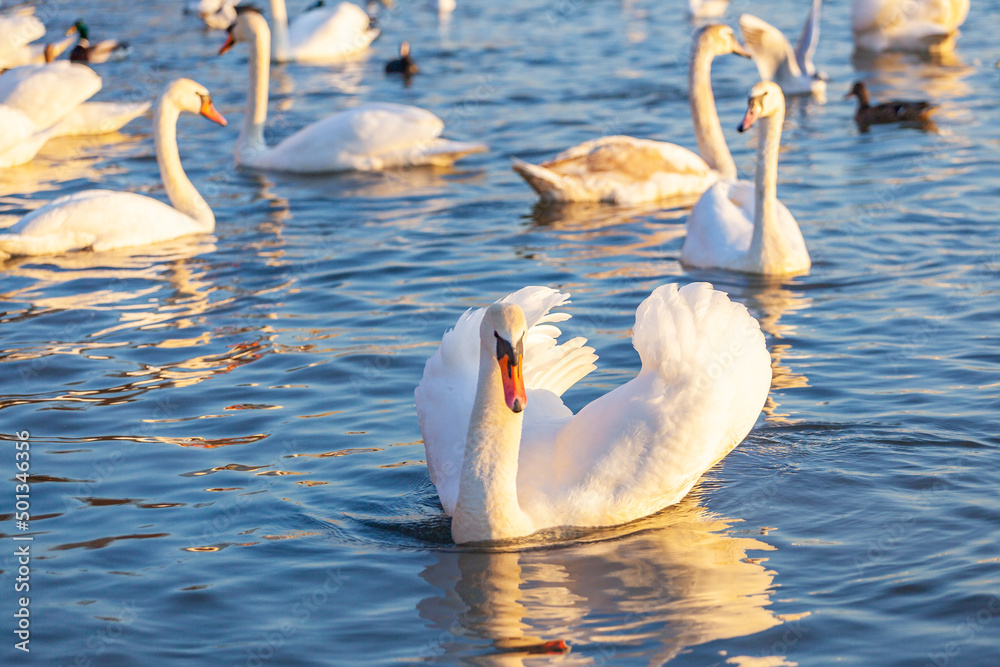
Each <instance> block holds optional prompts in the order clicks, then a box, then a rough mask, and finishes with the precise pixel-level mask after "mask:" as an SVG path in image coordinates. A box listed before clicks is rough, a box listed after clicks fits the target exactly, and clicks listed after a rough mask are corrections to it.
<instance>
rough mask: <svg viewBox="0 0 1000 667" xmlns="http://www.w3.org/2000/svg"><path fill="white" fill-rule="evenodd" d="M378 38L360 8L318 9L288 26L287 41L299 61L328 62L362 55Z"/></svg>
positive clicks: (299, 17)
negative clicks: (331, 59)
mask: <svg viewBox="0 0 1000 667" xmlns="http://www.w3.org/2000/svg"><path fill="white" fill-rule="evenodd" d="M378 34H379V30H378V28H376V27H372V26H371V18H370V17H369V16H368V14H367V13H365V11H364V10H363V9H361V8H360V7H358V6H357V5H355V4H353V3H350V2H341V3H340V4H338V5H337V6H336V7H333V8H330V7H317V8H316V9H312V10H309V11H306V12H303V13H302V14H299V15H298V16H296V17H295V19H294V20H293V21H292V22H291V23H290V24H289V26H288V41H289V42H291V43H292V44H293V45H294V49H295V56H296V58H298V59H300V60H327V59H330V58H337V57H340V56H345V55H349V54H351V53H355V52H357V51H361V50H362V49H364V48H366V47H367V46H368V45H369V44H371V43H372V40H374V39H375V38H376V37H377V36H378Z"/></svg>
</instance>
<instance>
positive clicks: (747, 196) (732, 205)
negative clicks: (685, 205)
mask: <svg viewBox="0 0 1000 667" xmlns="http://www.w3.org/2000/svg"><path fill="white" fill-rule="evenodd" d="M784 118H785V98H784V96H783V95H782V94H781V88H779V87H778V85H777V84H775V83H773V82H771V81H761V82H759V83H757V84H756V85H755V86H754V87H753V88H752V89H751V90H750V99H749V101H748V103H747V112H746V115H745V116H744V117H743V122H742V123H741V124H740V127H739V131H740V132H745V131H746V130H748V129H749V128H750V127H751V126H752V125H753V124H754V123H755V122H756V121H757V120H760V125H761V136H760V140H759V142H758V148H757V173H756V180H755V183H754V185H753V186H752V187H751V185H750V184H749V183H747V182H745V181H739V182H734V181H719V182H718V183H716V184H715V185H713V186H712V187H711V188H709V189H708V191H706V192H705V194H704V195H702V197H701V199H699V200H698V203H697V204H695V206H694V208H693V209H691V215H689V216H688V221H687V236H686V237H685V239H684V245H683V246H682V247H681V262H683V263H684V264H686V265H689V266H695V267H700V268H710V267H714V268H720V269H729V270H731V271H742V272H744V273H763V274H787V273H803V272H806V271H808V270H809V267H810V265H811V262H810V260H809V251H808V250H806V243H805V240H804V239H803V238H802V232H801V231H800V230H799V225H798V223H797V222H796V221H795V218H793V217H792V214H791V213H790V212H789V211H788V209H787V208H785V205H784V204H782V203H781V202H780V201H778V195H777V186H778V146H779V143H780V141H781V126H782V123H783V122H784Z"/></svg>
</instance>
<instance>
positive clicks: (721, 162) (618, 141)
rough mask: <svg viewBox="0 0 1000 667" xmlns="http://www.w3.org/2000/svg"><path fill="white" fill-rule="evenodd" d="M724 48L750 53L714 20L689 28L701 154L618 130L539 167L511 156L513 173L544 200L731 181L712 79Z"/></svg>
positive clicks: (655, 196)
mask: <svg viewBox="0 0 1000 667" xmlns="http://www.w3.org/2000/svg"><path fill="white" fill-rule="evenodd" d="M728 53H735V54H736V55H740V56H743V57H746V58H749V57H750V54H749V53H748V52H747V51H746V50H745V49H744V48H743V46H742V45H741V44H740V43H739V41H738V40H737V39H736V34H735V33H734V32H733V29H732V28H730V27H729V26H726V25H722V24H712V25H709V26H705V27H703V28H701V29H699V30H697V31H696V32H695V33H694V36H693V37H692V45H691V64H690V67H689V69H688V86H689V88H690V91H691V93H690V98H691V119H692V120H693V121H694V130H695V138H696V139H697V142H698V150H699V152H700V153H701V155H700V156H699V155H696V154H695V153H693V152H692V151H690V150H688V149H686V148H682V147H681V146H678V145H677V144H672V143H667V142H663V141H652V140H649V139H634V138H632V137H628V136H620V135H619V136H608V137H602V138H600V139H593V140H590V141H585V142H584V143H582V144H578V145H577V146H573V147H572V148H568V149H566V150H565V151H563V152H562V153H559V154H558V155H556V156H555V157H554V158H552V159H551V160H549V161H547V162H543V163H541V164H538V165H535V164H530V163H528V162H524V161H522V160H517V159H515V160H514V164H513V169H514V171H516V172H517V173H518V174H520V175H521V176H522V177H523V178H524V180H526V181H527V182H528V185H530V186H531V187H532V188H533V189H534V190H535V192H537V193H538V195H539V197H540V198H541V199H542V201H543V202H605V203H609V204H638V203H642V202H650V201H657V200H660V199H666V198H673V197H681V198H684V197H687V198H691V197H697V196H698V195H700V194H701V193H702V192H704V191H705V190H706V189H707V188H708V187H709V186H710V185H712V183H714V182H716V181H717V180H719V179H720V178H736V163H735V162H733V156H732V155H731V154H730V152H729V147H728V146H726V139H725V136H724V135H723V134H722V125H721V124H720V123H719V115H718V113H717V112H716V110H715V98H714V97H713V95H712V80H711V75H712V72H711V68H712V60H713V59H714V58H715V56H718V55H724V54H728Z"/></svg>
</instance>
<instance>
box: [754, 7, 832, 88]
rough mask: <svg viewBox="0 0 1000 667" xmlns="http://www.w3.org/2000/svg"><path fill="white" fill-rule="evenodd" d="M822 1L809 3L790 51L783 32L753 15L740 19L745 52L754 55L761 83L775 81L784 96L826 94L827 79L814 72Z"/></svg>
mask: <svg viewBox="0 0 1000 667" xmlns="http://www.w3.org/2000/svg"><path fill="white" fill-rule="evenodd" d="M822 6H823V0H812V7H811V8H810V9H809V15H808V16H806V22H805V24H804V25H803V26H802V33H801V34H800V35H799V41H798V42H796V44H795V49H794V50H792V45H791V44H790V43H789V42H788V39H787V38H786V37H785V35H784V33H782V32H781V31H780V30H778V29H777V28H775V27H774V26H773V25H771V24H770V23H768V22H767V21H764V20H762V19H759V18H757V17H756V16H752V15H750V14H743V15H742V16H740V32H742V33H743V42H744V43H745V44H746V47H747V51H749V52H750V54H751V55H752V56H753V61H754V63H755V64H756V65H757V72H758V73H759V74H760V78H761V79H763V80H764V81H774V82H775V83H776V84H778V85H779V86H781V91H782V92H783V93H784V94H785V95H803V94H810V93H811V94H813V95H818V96H822V95H823V94H824V93H825V92H826V82H827V79H828V78H829V77H827V75H826V74H825V73H823V72H819V71H817V70H816V66H815V65H814V64H813V55H814V54H815V53H816V45H817V44H819V17H820V10H821V8H822Z"/></svg>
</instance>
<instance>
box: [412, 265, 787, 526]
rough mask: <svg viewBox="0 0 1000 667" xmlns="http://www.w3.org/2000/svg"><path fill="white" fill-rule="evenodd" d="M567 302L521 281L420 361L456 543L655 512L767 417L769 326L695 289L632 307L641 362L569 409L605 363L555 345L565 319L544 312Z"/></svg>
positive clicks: (430, 463)
mask: <svg viewBox="0 0 1000 667" xmlns="http://www.w3.org/2000/svg"><path fill="white" fill-rule="evenodd" d="M568 296H569V295H567V294H560V293H559V292H557V291H555V290H552V289H548V288H545V287H525V288H524V289H521V290H519V291H518V292H515V293H514V294H510V295H508V296H506V297H505V298H503V299H502V300H501V301H499V302H497V303H495V304H493V305H491V306H489V307H488V308H482V309H479V310H476V311H469V312H467V313H466V314H465V315H463V316H462V317H461V319H459V321H458V324H456V325H455V328H454V329H452V330H451V331H449V332H447V333H446V334H445V335H444V337H443V339H442V340H441V346H440V348H439V349H438V351H437V352H436V353H435V354H434V355H433V356H432V357H431V358H430V359H429V360H428V361H427V364H426V366H425V368H424V374H423V378H422V379H421V381H420V384H419V386H418V387H417V389H416V391H415V398H416V406H417V415H418V417H419V419H420V431H421V433H422V435H423V438H424V447H425V449H426V453H427V467H428V469H429V471H430V476H431V480H432V481H433V482H434V485H435V487H436V488H437V491H438V495H439V497H440V499H441V504H442V506H443V508H444V510H445V512H447V513H448V514H451V515H452V527H451V531H452V537H453V538H454V540H455V541H456V542H458V543H466V542H485V541H496V540H506V539H510V538H516V537H521V536H525V535H529V534H531V533H533V532H536V531H538V530H541V529H545V528H552V527H557V526H608V525H616V524H621V523H626V522H628V521H632V520H634V519H638V518H640V517H643V516H647V515H649V514H652V513H653V512H656V511H658V510H660V509H662V508H663V507H666V506H668V505H671V504H673V503H676V502H678V501H679V500H680V499H681V498H683V497H684V496H685V495H686V494H687V492H688V491H689V490H690V489H691V487H692V486H693V485H694V484H695V482H697V480H698V478H699V477H700V476H701V475H702V473H704V472H705V471H706V470H707V469H708V468H710V467H711V466H712V465H714V464H715V463H716V462H718V461H719V460H720V459H721V458H722V457H724V456H725V455H726V454H727V453H728V452H729V451H730V450H731V449H732V448H733V447H735V446H736V445H737V444H739V442H740V441H741V440H742V439H743V438H744V437H745V436H746V434H747V433H748V432H749V431H750V429H751V427H752V426H753V424H754V422H755V421H756V419H757V417H758V415H759V414H760V411H761V408H762V407H763V405H764V400H765V398H766V397H767V393H768V390H769V388H770V383H771V366H770V355H769V354H768V352H767V348H766V347H765V345H764V337H763V335H762V334H761V332H760V327H759V326H758V324H757V322H756V320H754V319H753V318H752V317H751V316H750V314H749V313H748V312H747V310H746V308H745V307H743V306H742V305H740V304H736V303H733V302H731V301H730V300H729V299H728V297H727V296H726V295H725V294H724V293H722V292H718V291H715V290H714V289H712V286H711V285H708V284H707V283H694V284H690V285H686V286H684V287H681V288H678V287H677V285H664V286H662V287H658V288H657V289H656V290H654V291H653V293H652V294H651V295H650V296H649V297H648V298H647V299H646V300H645V301H644V302H643V303H642V304H641V305H640V306H639V309H638V310H637V311H636V318H635V327H634V329H633V334H632V344H633V346H634V347H635V349H636V351H638V353H639V357H640V359H641V361H642V368H641V370H640V371H639V373H638V375H637V376H636V377H635V378H634V379H632V380H631V381H629V382H626V383H625V384H623V385H621V386H619V387H617V388H616V389H614V390H612V391H611V392H609V393H607V394H605V395H604V396H601V397H600V398H598V399H596V400H594V401H593V402H591V403H590V404H589V405H586V406H585V407H584V408H583V409H582V410H580V412H578V413H577V414H575V415H574V414H573V413H572V412H571V411H570V410H569V408H567V407H566V406H565V405H564V404H563V402H562V399H561V398H560V396H561V395H562V393H563V392H564V391H566V390H567V389H568V388H569V387H571V386H573V385H574V384H575V383H576V382H578V381H579V380H580V379H582V378H583V377H585V376H586V375H587V374H588V373H590V372H591V371H592V370H594V368H595V365H594V361H595V360H596V359H597V357H596V355H595V354H594V353H593V352H594V351H593V348H591V347H588V346H586V345H585V343H586V340H585V339H583V338H574V339H572V340H569V341H566V342H564V343H562V344H557V341H556V338H557V337H559V336H560V335H561V332H560V331H559V329H558V328H556V327H555V326H554V323H556V322H561V321H564V320H566V319H568V317H569V316H568V315H567V314H565V313H559V312H550V310H551V309H552V308H554V307H556V306H559V305H561V304H562V303H564V302H565V301H566V300H567V299H568ZM735 349H739V350H740V351H741V352H740V354H739V355H737V357H736V358H733V355H732V350H735ZM720 359H725V360H726V363H719V360H720Z"/></svg>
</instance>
